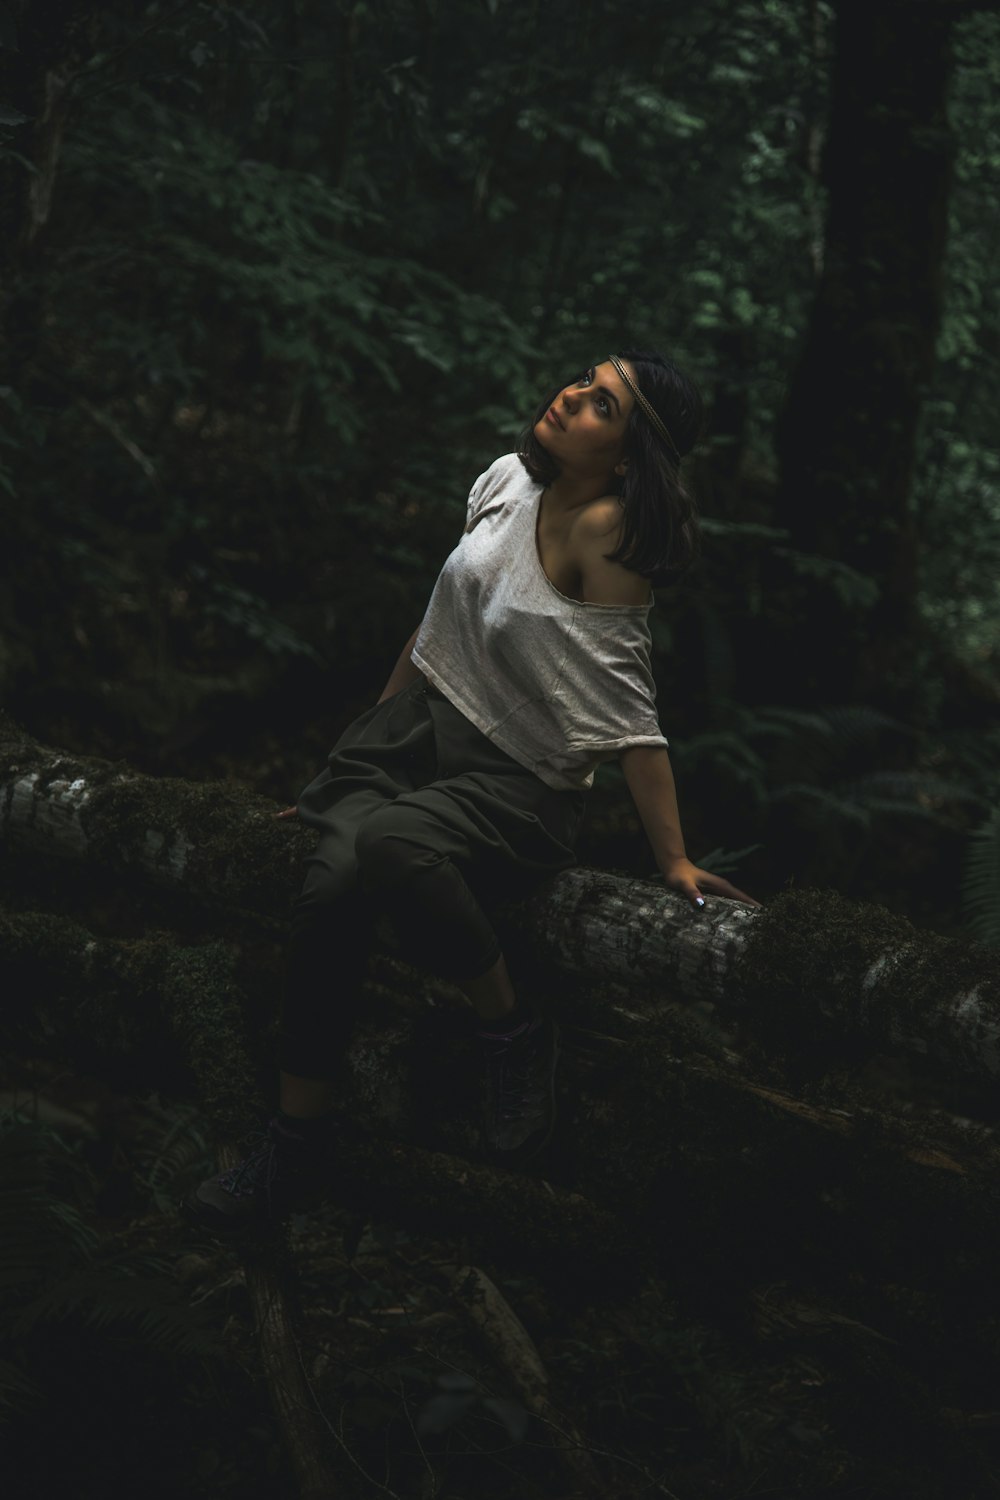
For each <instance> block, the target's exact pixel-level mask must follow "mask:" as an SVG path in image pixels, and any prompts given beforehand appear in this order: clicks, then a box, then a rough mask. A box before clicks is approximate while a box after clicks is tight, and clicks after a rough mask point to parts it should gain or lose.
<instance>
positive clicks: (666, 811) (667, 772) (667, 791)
mask: <svg viewBox="0 0 1000 1500" xmlns="http://www.w3.org/2000/svg"><path fill="white" fill-rule="evenodd" d="M619 759H620V761H621V768H622V771H623V772H624V773H625V781H626V783H627V784H628V789H629V791H630V792H631V794H632V800H633V802H634V803H635V807H636V811H637V812H638V814H639V818H640V821H641V822H642V826H643V828H644V829H645V830H646V836H647V838H648V839H649V842H650V844H651V845H652V849H653V854H654V855H655V856H656V863H657V864H658V865H659V867H660V869H661V871H662V872H663V878H664V880H665V881H666V883H667V885H668V886H670V887H671V888H672V889H673V890H675V891H681V892H682V893H683V894H684V895H685V896H687V898H688V900H689V901H690V902H691V905H692V906H695V907H697V906H699V905H702V906H703V905H704V900H703V899H702V892H706V893H707V892H709V891H710V892H712V893H713V894H714V895H716V896H728V897H729V898H730V900H733V901H746V902H747V903H748V904H749V905H750V906H759V905H760V902H759V901H755V900H754V898H753V897H752V896H748V895H747V893H746V892H745V891H740V890H737V888H736V886H734V885H730V883H729V881H728V880H724V879H723V877H722V876H721V875H713V874H712V872H711V871H710V870H701V869H699V868H698V866H697V865H693V864H692V863H691V861H690V860H689V859H688V857H687V853H686V851H685V849H684V835H683V833H682V832H681V820H680V814H679V813H678V811H677V788H676V787H675V786H674V773H673V769H672V767H671V765H670V756H669V755H668V754H667V748H666V746H665V745H631V746H630V747H629V749H627V750H623V751H622V753H621V756H620V757H619Z"/></svg>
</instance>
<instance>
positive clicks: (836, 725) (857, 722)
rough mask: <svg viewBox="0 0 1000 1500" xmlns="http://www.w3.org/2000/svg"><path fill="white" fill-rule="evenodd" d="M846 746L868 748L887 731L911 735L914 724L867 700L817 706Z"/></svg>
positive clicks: (853, 748) (847, 747)
mask: <svg viewBox="0 0 1000 1500" xmlns="http://www.w3.org/2000/svg"><path fill="white" fill-rule="evenodd" d="M817 713H819V714H820V715H821V716H822V717H823V718H824V719H825V720H826V722H827V724H828V725H829V726H830V728H831V730H832V731H833V733H834V734H835V735H836V736H837V738H838V739H839V740H840V741H841V743H842V744H843V746H844V748H845V749H849V750H858V749H866V748H868V747H869V746H870V745H871V744H872V743H873V742H874V741H876V740H878V738H879V737H880V736H881V735H883V734H887V733H891V734H903V735H908V736H912V735H913V734H914V730H913V728H912V727H911V726H910V725H909V724H904V723H902V722H901V720H899V719H894V718H892V717H891V715H890V714H885V713H883V712H882V711H881V709H878V708H870V707H869V706H868V705H867V704H865V703H831V704H827V705H825V706H824V707H821V708H819V709H817Z"/></svg>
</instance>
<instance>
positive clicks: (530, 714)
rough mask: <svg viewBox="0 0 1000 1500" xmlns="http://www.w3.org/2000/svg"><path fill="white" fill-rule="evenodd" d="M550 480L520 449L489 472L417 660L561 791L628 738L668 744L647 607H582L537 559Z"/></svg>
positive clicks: (481, 724) (479, 485) (427, 620)
mask: <svg viewBox="0 0 1000 1500" xmlns="http://www.w3.org/2000/svg"><path fill="white" fill-rule="evenodd" d="M543 489H544V486H543V485H541V484H539V483H537V482H536V481H535V480H534V479H532V478H531V477H530V475H529V474H528V472H527V470H526V469H525V467H524V465H523V464H522V463H521V460H520V459H519V458H518V456H517V454H516V453H508V454H505V455H504V457H503V458H498V459H497V460H496V462H495V463H494V464H491V465H490V467H489V468H488V469H487V470H486V472H485V474H481V475H480V476H479V478H478V479H477V480H476V482H475V484H474V485H473V487H472V493H471V494H470V496H469V506H468V518H467V522H466V525H467V528H468V529H467V531H466V533H465V535H464V536H463V537H462V539H461V541H460V542H459V544H458V546H457V547H456V548H455V550H454V552H452V554H451V555H450V557H449V558H448V559H447V561H446V562H445V565H444V567H443V568H442V569H441V573H440V575H439V577H438V580H437V583H436V584H435V586H434V592H433V594H432V595H431V599H430V603H429V604H428V606H427V613H426V614H425V615H424V619H423V623H422V624H421V626H420V630H419V632H418V634H417V639H416V643H415V645H414V647H413V651H412V653H411V660H412V661H413V663H414V665H415V666H416V667H419V669H420V671H421V672H423V674H424V676H425V677H426V678H427V679H428V680H429V681H430V682H432V683H433V684H434V686H435V687H436V688H438V689H439V690H440V692H442V693H443V694H444V695H445V697H446V698H448V699H449V700H450V701H451V702H452V703H453V704H454V705H455V707H456V708H457V709H458V710H459V711H460V712H461V713H463V714H464V715H465V717H466V718H467V719H470V720H471V721H472V723H473V724H475V726H476V728H477V729H480V730H481V731H482V733H483V734H485V735H487V736H488V737H489V738H490V739H491V740H493V742H494V743H495V744H496V745H498V746H499V747H500V749H501V750H504V751H506V753H507V754H508V755H510V756H511V757H512V758H513V759H514V760H516V761H517V762H518V764H519V765H522V766H526V767H527V769H528V770H530V771H533V772H534V773H535V775H536V776H539V777H540V778H541V779H542V781H544V782H546V783H547V784H548V785H549V786H551V787H555V788H556V789H558V790H560V791H569V790H576V789H578V788H580V787H587V786H590V784H591V783H592V781H593V779H594V771H595V769H596V767H597V766H598V765H599V764H600V763H601V761H604V760H610V759H612V758H613V757H614V756H616V755H617V754H618V753H619V752H620V751H622V750H625V749H627V748H628V747H629V746H630V745H666V744H667V743H668V741H667V740H666V739H665V737H664V736H663V734H662V733H661V731H660V726H659V724H658V722H657V718H656V703H655V697H656V689H655V687H654V684H653V676H652V672H651V671H650V665H649V653H650V646H651V639H650V634H649V626H648V624H647V616H648V614H649V611H650V609H651V608H652V600H651V601H650V603H649V604H583V603H581V602H580V601H579V600H577V599H569V598H567V597H566V595H565V594H561V593H560V592H559V590H558V589H557V588H556V587H555V585H554V584H553V583H551V582H550V581H549V578H548V577H547V575H546V573H545V571H544V569H543V568H542V564H541V560H540V559H539V556H538V543H537V540H536V536H537V524H538V512H539V507H540V503H541V497H542V492H543Z"/></svg>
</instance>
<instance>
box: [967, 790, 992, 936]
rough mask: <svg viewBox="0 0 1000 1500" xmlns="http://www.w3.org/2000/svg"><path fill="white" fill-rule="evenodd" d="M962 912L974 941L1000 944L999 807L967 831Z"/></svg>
mask: <svg viewBox="0 0 1000 1500" xmlns="http://www.w3.org/2000/svg"><path fill="white" fill-rule="evenodd" d="M962 911H963V915H964V917H965V920H966V922H967V924H968V927H969V931H970V933H971V934H972V936H973V937H974V938H975V939H976V941H977V942H980V943H985V944H987V945H988V946H989V947H993V948H996V947H1000V807H995V808H994V809H993V811H992V812H991V814H990V816H989V817H988V818H987V820H986V822H985V823H984V824H983V825H982V827H981V828H976V829H974V830H973V832H972V833H970V834H969V841H968V845H967V847H966V854H965V861H964V866H963V870H962Z"/></svg>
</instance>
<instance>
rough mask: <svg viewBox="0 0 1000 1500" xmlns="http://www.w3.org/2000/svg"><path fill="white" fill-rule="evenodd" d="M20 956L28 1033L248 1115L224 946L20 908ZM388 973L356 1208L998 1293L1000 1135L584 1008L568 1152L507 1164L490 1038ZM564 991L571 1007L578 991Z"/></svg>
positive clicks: (679, 1265)
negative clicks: (481, 1094)
mask: <svg viewBox="0 0 1000 1500" xmlns="http://www.w3.org/2000/svg"><path fill="white" fill-rule="evenodd" d="M15 950H17V951H19V953H20V957H19V958H18V960H17V970H16V981H17V984H16V987H17V989H18V990H20V991H21V992H24V993H27V994H30V995H31V996H32V1006H31V1007H19V1006H11V1007H10V1010H9V1012H8V1017H7V1030H8V1037H9V1040H16V1041H17V1042H18V1044H19V1045H23V1046H25V1047H27V1048H29V1049H30V1048H31V1047H35V1046H39V1045H42V1044H44V1045H46V1046H47V1047H48V1048H49V1049H51V1050H55V1051H57V1052H58V1054H59V1055H60V1056H62V1057H64V1058H65V1059H66V1060H67V1061H69V1062H78V1063H82V1064H83V1066H86V1067H89V1068H95V1067H97V1066H99V1049H100V1046H101V1045H102V1044H106V1045H108V1046H109V1047H110V1048H111V1049H113V1053H112V1055H113V1057H114V1059H115V1062H116V1067H117V1068H118V1069H120V1070H126V1071H127V1070H129V1069H131V1074H130V1077H131V1082H132V1086H133V1087H140V1086H142V1087H152V1086H157V1087H160V1088H164V1089H166V1090H169V1091H172V1092H176V1091H177V1090H178V1089H181V1090H184V1089H190V1085H191V1077H192V1074H193V1075H194V1076H195V1077H196V1079H197V1088H198V1091H199V1092H200V1093H201V1094H202V1096H203V1097H207V1098H209V1099H212V1100H214V1101H216V1102H215V1104H214V1105H213V1109H214V1110H215V1111H216V1118H218V1119H225V1120H226V1121H227V1122H229V1123H228V1128H229V1129H232V1128H233V1126H234V1124H235V1123H236V1122H237V1121H238V1120H239V1119H240V1111H239V1109H238V1108H237V1101H239V1100H240V1099H242V1102H243V1110H244V1116H243V1118H245V1109H246V1100H247V1098H249V1097H250V1096H251V1095H252V1088H253V1080H254V1078H255V1076H256V1074H257V1072H258V1066H257V1065H258V1062H259V1061H260V1060H261V1059H260V1057H259V1045H258V1046H255V1048H254V1049H253V1051H252V1052H251V1054H250V1056H249V1057H245V1060H244V1061H243V1062H242V1063H240V1062H239V1058H240V1056H241V1054H243V1053H244V1052H245V1046H246V1044H245V1041H244V1038H243V1035H242V1027H241V1024H240V1019H239V1014H238V1012H239V1002H238V998H237V993H236V990H235V986H234V984H233V980H232V974H233V962H234V961H233V957H232V954H231V953H230V952H229V951H228V950H227V949H226V948H225V946H224V945H221V944H215V945H210V944H205V945H202V946H201V947H199V948H195V949H193V950H191V951H189V952H186V951H185V950H179V951H177V952H172V951H171V947H170V944H169V942H168V941H167V939H166V938H150V939H145V940H139V941H136V942H134V943H124V942H120V941H119V942H113V941H110V940H104V941H103V942H98V941H97V940H95V939H94V938H92V937H91V935H90V934H89V933H87V932H86V930H85V929H82V928H80V927H79V926H78V925H76V926H75V925H74V924H72V923H69V922H68V921H66V920H65V919H62V918H51V917H49V916H41V917H32V916H31V915H30V914H25V913H20V914H16V915H15V916H9V915H8V916H4V917H0V954H4V955H7V957H6V958H5V959H4V962H5V963H8V964H9V960H10V955H11V953H12V952H14V951H15ZM77 963H78V964H79V978H78V980H76V981H75V980H74V965H75V964H77ZM13 972H14V971H13V970H11V969H10V968H9V967H8V968H7V969H6V970H4V969H3V968H0V978H6V979H8V981H9V979H10V978H11V975H12V973H13ZM387 977H389V976H383V982H381V983H380V986H379V999H380V1003H381V1005H382V1013H381V1014H379V1015H377V1016H376V1017H375V1018H374V1019H372V1018H371V1017H369V1018H367V1019H366V1020H365V1021H364V1022H363V1023H362V1024H361V1025H360V1026H359V1029H358V1033H357V1036H356V1038H355V1041H354V1043H353V1045H352V1047H351V1049H350V1052H349V1054H348V1067H347V1072H346V1076H345V1078H344V1093H343V1101H342V1102H343V1110H344V1113H345V1116H346V1117H347V1118H348V1119H349V1120H351V1121H353V1122H354V1123H355V1125H356V1127H357V1128H358V1129H359V1130H360V1131H361V1132H362V1136H361V1138H357V1137H356V1136H354V1135H352V1134H351V1132H347V1134H346V1135H345V1138H344V1142H343V1151H342V1152H341V1156H340V1160H339V1162H338V1169H337V1172H338V1177H337V1187H336V1190H335V1191H336V1195H337V1196H338V1198H340V1199H342V1200H343V1201H344V1202H345V1203H346V1204H348V1205H350V1206H358V1207H360V1208H361V1209H362V1210H363V1211H364V1210H367V1211H375V1212H377V1213H380V1214H383V1215H384V1216H386V1217H388V1218H396V1219H398V1220H401V1221H402V1222H406V1223H408V1224H410V1225H417V1226H419V1227H421V1228H425V1229H426V1228H429V1227H431V1226H434V1227H436V1228H440V1227H441V1226H442V1225H445V1226H448V1227H449V1228H450V1229H451V1230H452V1231H453V1232H457V1233H465V1234H469V1235H470V1236H471V1237H473V1238H474V1239H475V1241H476V1243H477V1244H479V1245H487V1246H488V1245H491V1244H492V1245H493V1246H494V1247H499V1246H501V1245H502V1246H503V1247H504V1248H505V1250H508V1251H511V1252H514V1253H520V1254H522V1255H524V1254H525V1253H527V1254H528V1255H530V1256H531V1257H533V1258H535V1259H536V1260H547V1261H548V1262H549V1265H550V1267H551V1266H552V1265H559V1264H563V1265H564V1266H565V1267H567V1268H570V1267H572V1268H573V1270H572V1274H573V1275H574V1276H584V1275H585V1274H586V1265H587V1262H588V1259H590V1260H592V1261H594V1264H595V1265H597V1264H598V1263H603V1264H607V1263H609V1262H610V1263H614V1262H617V1263H618V1264H622V1263H624V1262H626V1261H627V1260H628V1259H629V1257H630V1255H633V1258H636V1257H638V1259H639V1260H642V1259H645V1258H646V1257H647V1255H652V1256H653V1258H654V1259H655V1260H656V1261H658V1262H659V1263H660V1264H663V1265H665V1266H667V1267H668V1268H669V1270H670V1271H671V1273H672V1274H679V1275H681V1276H683V1277H688V1276H690V1275H691V1274H692V1268H693V1267H696V1268H697V1274H698V1276H699V1277H705V1278H706V1279H707V1280H708V1281H711V1280H712V1278H713V1277H715V1278H717V1279H718V1282H719V1284H726V1285H728V1286H730V1287H736V1286H739V1285H744V1286H749V1285H752V1284H755V1282H756V1281H760V1280H766V1279H767V1278H768V1277H769V1276H770V1277H774V1276H776V1275H780V1274H784V1273H786V1272H788V1270H789V1268H796V1269H800V1268H801V1265H802V1264H803V1263H805V1262H807V1261H808V1262H810V1263H813V1264H815V1265H816V1266H817V1268H825V1270H826V1271H827V1272H829V1273H830V1274H836V1273H837V1268H838V1267H839V1265H840V1264H841V1263H842V1262H845V1263H846V1262H850V1263H855V1262H856V1263H859V1264H869V1265H875V1266H876V1267H877V1268H878V1274H880V1275H882V1276H883V1277H884V1278H885V1279H886V1280H887V1281H888V1280H904V1279H913V1280H915V1281H917V1282H920V1281H921V1280H923V1281H924V1282H926V1283H927V1284H928V1285H930V1284H933V1285H934V1286H935V1288H936V1295H938V1296H939V1298H940V1296H944V1297H945V1299H947V1298H950V1297H952V1296H954V1295H955V1291H954V1289H953V1288H952V1287H951V1284H950V1283H951V1279H952V1278H951V1277H950V1269H949V1268H950V1267H951V1265H952V1264H953V1263H954V1258H955V1255H956V1254H957V1253H959V1251H960V1252H961V1255H962V1257H963V1277H962V1285H961V1296H962V1298H963V1299H965V1301H966V1305H969V1303H970V1300H974V1299H972V1298H971V1288H972V1287H974V1286H975V1285H976V1284H978V1285H979V1286H980V1288H981V1290H982V1291H983V1294H984V1296H985V1295H989V1294H990V1289H991V1288H992V1285H993V1279H994V1276H995V1247H996V1242H997V1236H998V1235H1000V1172H998V1167H1000V1150H998V1147H997V1144H996V1142H995V1140H994V1139H993V1137H992V1136H991V1134H990V1133H989V1132H987V1131H983V1130H976V1129H962V1128H960V1127H959V1126H957V1125H955V1124H950V1123H949V1122H948V1121H946V1120H943V1119H934V1120H930V1121H928V1120H926V1119H923V1120H921V1119H920V1118H919V1117H918V1116H913V1117H905V1116H895V1115H893V1114H891V1113H890V1112H888V1111H885V1110H880V1109H876V1108H873V1107H872V1106H871V1105H870V1104H866V1103H863V1102H861V1101H859V1100H858V1099H851V1100H845V1101H843V1102H844V1105H845V1106H846V1107H832V1106H831V1105H830V1104H829V1102H828V1101H827V1102H820V1101H817V1100H810V1099H805V1098H798V1097H796V1096H795V1095H793V1094H790V1093H789V1092H788V1091H787V1090H786V1089H783V1088H781V1087H780V1086H779V1085H777V1084H775V1083H774V1082H772V1081H770V1080H768V1079H766V1078H761V1077H754V1076H752V1075H751V1074H750V1072H749V1070H748V1069H746V1068H745V1067H743V1066H740V1065H739V1063H738V1062H734V1061H731V1060H730V1059H729V1057H728V1055H727V1054H726V1053H725V1051H724V1050H720V1053H719V1055H718V1056H716V1057H714V1058H713V1057H710V1056H707V1055H704V1054H701V1053H699V1052H697V1051H696V1050H694V1048H693V1047H692V1045H691V1042H690V1038H688V1039H686V1045H687V1047H688V1050H687V1051H682V1050H681V1048H682V1047H683V1046H684V1045H685V1038H684V1037H681V1038H680V1039H679V1040H678V1041H675V1042H674V1043H673V1044H670V1043H668V1042H667V1040H666V1039H665V1038H664V1037H663V1036H651V1037H650V1038H648V1039H646V1040H644V1041H643V1042H641V1043H637V1042H631V1041H626V1040H623V1039H621V1038H614V1037H610V1036H600V1035H595V1034H594V1033H590V1032H587V1033H583V1034H581V1033H580V1032H578V1031H577V1030H576V1029H575V1028H574V1027H573V1026H572V1024H571V1022H569V1021H567V1025H566V1027H565V1030H566V1042H567V1045H566V1049H565V1055H564V1066H563V1068H562V1069H561V1072H560V1097H559V1118H558V1121H557V1129H556V1135H555V1138H554V1141H553V1143H552V1146H551V1148H550V1150H549V1152H548V1154H547V1155H546V1156H545V1157H544V1158H543V1159H542V1160H541V1161H540V1162H539V1163H538V1164H537V1166H536V1167H535V1169H534V1175H525V1174H517V1175H515V1174H506V1173H502V1172H496V1171H493V1170H492V1169H490V1168H488V1167H485V1166H483V1165H482V1164H481V1163H480V1162H479V1161H477V1159H476V1158H477V1153H478V1140H477V1135H476V1131H475V1128H474V1125H473V1123H472V1122H473V1121H474V1119H475V1115H476V1110H477V1103H478V1089H479V1075H478V1060H477V1058H476V1057H475V1056H474V1047H473V1045H472V1039H471V1038H470V1037H468V1036H463V1035H461V1034H460V1033H457V1032H456V1029H455V1028H454V1026H453V1025H452V1024H451V1020H450V1018H448V1017H445V1018H442V1017H439V1016H435V1015H434V1014H433V1013H427V1012H424V1013H419V1012H418V1013H416V1014H414V1011H413V1007H412V997H411V996H410V995H409V994H408V992H406V991H405V989H401V991H400V998H401V1000H402V1001H403V1003H404V1011H403V1013H401V1014H399V1015H397V1016H395V1017H393V1016H392V1015H391V1014H387V1013H386V1012H387V1009H388V1007H389V1006H390V1004H391V990H390V988H389V987H388V985H387V984H386V983H385V982H384V981H385V979H386V978H387ZM130 986H134V988H130ZM8 993H11V989H10V986H9V984H8ZM562 1004H563V1006H564V1010H563V1017H564V1019H567V1017H568V1013H569V1010H570V1005H571V1002H570V1001H567V1000H565V999H564V1000H563V1001H562ZM234 1007H235V1011H234ZM216 1010H217V1012H218V1014H217V1016H216V1014H215V1011H216ZM19 1026H20V1028H21V1029H20V1030H18V1027H19ZM143 1028H146V1029H147V1030H148V1033H149V1034H150V1035H151V1036H155V1037H157V1038H158V1039H159V1040H158V1042H157V1045H155V1046H149V1045H146V1044H145V1043H144V1042H143V1041H142V1036H143ZM130 1039H132V1041H136V1039H138V1044H137V1045H136V1046H135V1047H134V1048H133V1050H132V1051H131V1052H129V1050H128V1044H129V1041H130ZM671 1046H673V1048H674V1050H671ZM185 1059H188V1061H185ZM192 1059H193V1063H192V1061H191V1060H192ZM230 1074H232V1075H233V1078H234V1079H236V1080H242V1081H238V1082H231V1080H230ZM230 1089H232V1092H229V1090H230ZM244 1089H245V1090H246V1092H245V1093H243V1092H241V1091H242V1090H244ZM366 1135H367V1138H365V1136H366ZM542 1172H544V1174H545V1177H544V1179H543V1178H541V1176H540V1175H539V1174H540V1173H542ZM916 1245H919V1246H920V1247H921V1249H920V1255H919V1257H917V1259H916V1260H915V1257H914V1246H916ZM911 1262H914V1264H913V1266H912V1269H911V1270H910V1271H904V1270H903V1269H901V1268H904V1267H907V1266H908V1265H909V1264H910V1263H911ZM581 1268H582V1269H581ZM956 1317H959V1320H960V1315H959V1314H956Z"/></svg>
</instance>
